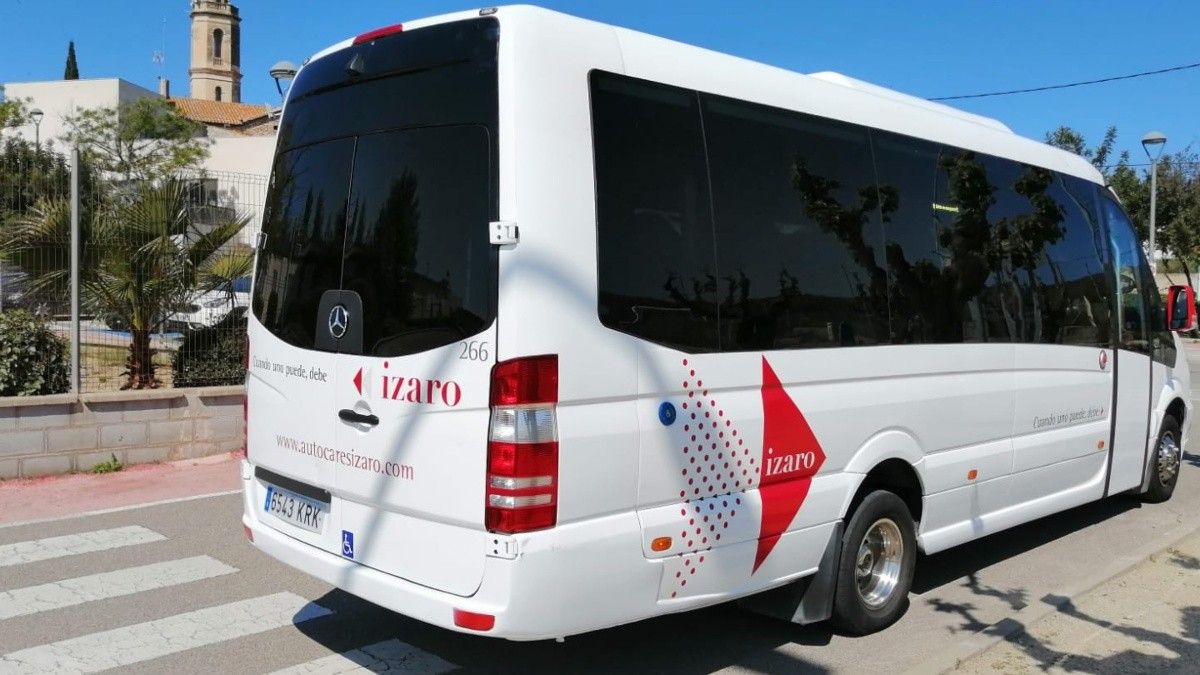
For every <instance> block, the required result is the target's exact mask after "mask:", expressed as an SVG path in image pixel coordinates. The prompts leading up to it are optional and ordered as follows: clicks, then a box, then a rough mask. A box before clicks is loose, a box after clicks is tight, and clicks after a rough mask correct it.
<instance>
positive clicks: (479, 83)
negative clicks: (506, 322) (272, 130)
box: [253, 19, 498, 356]
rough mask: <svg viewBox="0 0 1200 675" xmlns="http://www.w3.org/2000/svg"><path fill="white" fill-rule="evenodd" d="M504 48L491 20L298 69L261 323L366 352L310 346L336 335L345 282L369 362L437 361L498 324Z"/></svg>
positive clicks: (272, 193)
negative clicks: (492, 228)
mask: <svg viewBox="0 0 1200 675" xmlns="http://www.w3.org/2000/svg"><path fill="white" fill-rule="evenodd" d="M497 37H498V28H497V24H496V22H495V21H494V20H492V19H481V20H477V21H462V22H455V23H449V24H443V25H440V26H431V27H428V28H420V29H417V30H412V31H404V32H403V33H399V34H395V35H391V36H388V37H385V38H381V39H378V40H374V41H370V42H366V43H363V44H360V45H355V46H353V47H350V48H347V49H345V50H340V51H338V52H335V53H333V54H330V55H328V56H326V57H323V58H320V59H317V60H316V61H314V62H312V63H310V64H308V65H306V66H305V67H304V68H303V69H302V70H301V72H300V74H299V75H298V76H297V79H296V82H295V83H294V84H293V85H292V89H291V91H290V92H289V97H288V104H287V109H286V111H285V113H284V116H283V120H282V122H281V125H280V133H279V149H278V154H277V159H276V162H275V166H274V169H273V173H272V179H271V181H272V182H271V188H270V190H269V192H268V195H267V205H266V208H265V210H264V218H263V234H264V240H263V243H262V248H261V250H260V253H259V259H258V266H257V269H256V273H255V274H256V283H255V290H254V300H253V308H254V314H255V316H256V317H258V319H259V320H260V321H261V322H262V323H263V325H264V326H266V328H267V329H268V330H270V331H272V332H273V333H275V334H276V335H278V336H279V337H280V338H282V339H283V340H285V341H287V342H289V343H290V344H293V345H295V346H297V347H302V348H307V349H313V348H319V349H339V348H340V349H344V350H347V349H348V350H351V351H357V347H356V346H347V345H346V344H342V345H338V344H337V342H336V341H334V342H328V341H324V339H323V341H322V342H320V343H318V342H317V340H316V337H317V333H318V331H319V332H320V333H321V334H322V335H327V332H326V331H325V328H324V326H325V325H326V323H325V320H324V317H320V318H318V317H317V316H316V314H317V312H318V306H319V305H320V302H321V299H322V296H324V294H325V293H326V291H334V290H340V289H342V288H343V286H344V288H345V290H348V291H354V292H355V293H357V294H358V295H359V296H360V297H361V299H362V301H363V309H362V312H361V316H359V312H357V311H356V312H354V313H352V315H351V317H350V321H351V323H352V324H353V325H352V332H353V333H354V334H355V335H361V337H362V341H363V348H364V350H365V351H366V352H368V353H373V354H379V355H389V356H398V355H401V354H405V353H411V352H414V351H421V350H424V349H430V348H433V347H436V346H440V345H443V344H447V343H449V342H453V341H455V340H457V339H459V338H460V337H463V336H466V335H470V334H473V333H475V332H478V331H479V330H480V329H482V328H483V327H484V326H486V325H488V324H489V323H490V322H491V319H492V317H493V316H494V313H495V308H494V301H493V300H492V295H493V294H494V277H495V273H496V261H495V258H494V257H493V256H492V254H491V252H490V251H489V250H488V249H487V244H486V242H485V241H484V238H485V237H486V236H487V233H486V229H487V223H488V221H489V220H494V219H495V218H496V216H497V203H498V201H497V188H496V185H497V181H496V175H497V169H496V156H497V154H496V152H495V151H494V149H493V145H492V143H493V142H492V138H494V135H495V134H494V130H495V125H496V116H497V81H496V40H497ZM452 125H454V126H452ZM433 126H436V127H438V128H436V129H433V128H428V127H433ZM413 127H422V128H424V130H417V129H413ZM402 128H409V129H410V130H409V131H398V129H402ZM384 131H386V132H387V133H381V132H384ZM351 192H353V196H354V204H353V213H348V210H347V199H348V198H349V197H348V196H349V195H350V194H351ZM449 204H453V206H449ZM348 218H352V221H351V222H350V223H349V225H347V219H348ZM347 227H349V231H347ZM327 297H328V296H327ZM328 309H329V308H328V307H326V308H325V311H328ZM330 339H331V340H332V338H330ZM344 342H345V341H344ZM353 344H356V342H355V343H353Z"/></svg>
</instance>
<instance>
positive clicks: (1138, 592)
mask: <svg viewBox="0 0 1200 675" xmlns="http://www.w3.org/2000/svg"><path fill="white" fill-rule="evenodd" d="M1040 602H1043V603H1047V604H1051V605H1054V606H1057V608H1058V609H1057V611H1055V612H1053V613H1052V614H1050V615H1048V616H1046V617H1045V618H1043V619H1041V620H1040V621H1037V622H1035V623H1034V624H1033V625H1031V626H1028V627H1026V628H1025V630H1023V631H1020V632H1018V633H1016V634H1014V635H1013V636H1012V637H1011V638H1009V639H1008V640H1006V641H1004V642H1001V643H999V644H997V645H995V646H993V647H991V648H990V649H988V650H987V651H984V652H982V653H980V654H978V655H976V656H975V657H973V658H970V659H967V660H966V661H964V662H962V663H960V664H959V665H958V667H957V668H955V669H953V670H951V671H948V672H950V673H954V674H958V673H968V674H980V675H983V674H986V675H995V674H996V673H1006V674H1007V673H1046V672H1050V673H1079V672H1083V673H1152V672H1153V673H1196V672H1200V531H1197V532H1195V533H1193V534H1191V535H1189V536H1188V537H1187V538H1186V539H1184V540H1182V541H1180V542H1179V543H1177V544H1176V545H1174V546H1171V547H1169V548H1167V549H1165V550H1163V551H1160V552H1158V553H1156V554H1154V555H1152V556H1150V558H1149V559H1148V560H1146V561H1145V562H1143V563H1141V564H1140V565H1137V566H1136V567H1134V568H1132V569H1130V570H1129V571H1127V572H1125V573H1124V574H1121V575H1119V576H1117V577H1114V578H1112V579H1110V580H1109V581H1107V582H1105V583H1103V584H1101V585H1100V586H1097V587H1096V588H1094V589H1092V590H1091V591H1089V592H1088V593H1086V594H1084V595H1083V596H1081V597H1079V598H1077V599H1076V600H1075V601H1071V600H1069V599H1066V598H1061V597H1055V596H1046V597H1044V598H1042V599H1041V600H1040Z"/></svg>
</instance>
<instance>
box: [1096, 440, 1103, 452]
mask: <svg viewBox="0 0 1200 675" xmlns="http://www.w3.org/2000/svg"><path fill="white" fill-rule="evenodd" d="M1096 449H1097V450H1103V449H1104V441H1097V442H1096Z"/></svg>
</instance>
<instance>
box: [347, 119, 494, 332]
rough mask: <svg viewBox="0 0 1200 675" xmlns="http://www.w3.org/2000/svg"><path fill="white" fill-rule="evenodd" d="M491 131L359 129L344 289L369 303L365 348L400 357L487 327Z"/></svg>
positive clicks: (490, 283) (365, 317)
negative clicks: (369, 132)
mask: <svg viewBox="0 0 1200 675" xmlns="http://www.w3.org/2000/svg"><path fill="white" fill-rule="evenodd" d="M488 165H489V162H488V134H487V131H486V130H485V129H484V128H483V127H479V126H470V127H443V128H434V129H416V130H412V131H394V132H388V133H384V134H375V135H371V136H361V137H360V138H359V141H358V151H357V154H356V155H355V158H354V172H353V175H354V188H353V191H352V193H351V199H350V217H349V224H348V225H347V228H346V244H345V256H344V265H343V268H342V269H343V271H342V275H343V278H342V287H343V288H344V289H346V290H350V291H355V292H356V293H358V295H359V296H360V297H361V298H362V305H363V353H365V354H372V355H375V356H398V355H402V354H411V353H413V352H418V351H423V350H425V349H431V348H433V347H439V346H441V345H444V344H448V343H450V342H454V341H456V340H459V339H461V338H464V337H467V336H470V335H474V334H475V333H478V332H479V331H481V330H483V329H484V328H485V327H486V326H487V324H488V323H489V322H490V317H491V316H492V314H493V309H492V298H493V296H494V293H493V290H492V288H493V284H494V279H493V277H494V274H493V270H494V269H495V265H494V264H493V263H492V261H491V257H492V255H494V254H493V252H492V250H491V246H490V245H489V244H488V236H487V222H488V202H489V199H488V186H489V183H490V181H489V180H488Z"/></svg>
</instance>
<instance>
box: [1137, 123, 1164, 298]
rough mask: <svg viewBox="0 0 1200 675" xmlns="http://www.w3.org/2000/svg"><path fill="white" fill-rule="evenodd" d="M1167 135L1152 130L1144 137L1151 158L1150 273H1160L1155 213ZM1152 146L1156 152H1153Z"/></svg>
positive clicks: (1147, 152)
mask: <svg viewBox="0 0 1200 675" xmlns="http://www.w3.org/2000/svg"><path fill="white" fill-rule="evenodd" d="M1166 143H1167V137H1166V136H1164V135H1163V133H1162V132H1161V131H1151V132H1150V133H1148V134H1146V135H1145V136H1143V137H1142V149H1143V150H1145V151H1146V156H1147V157H1149V158H1150V273H1151V274H1157V273H1158V257H1157V254H1158V249H1157V248H1155V246H1154V229H1155V227H1154V215H1155V212H1156V211H1157V210H1158V209H1157V208H1156V207H1157V206H1158V158H1159V157H1161V156H1162V151H1163V146H1164V145H1166ZM1151 148H1153V149H1154V152H1153V153H1152V152H1151Z"/></svg>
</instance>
